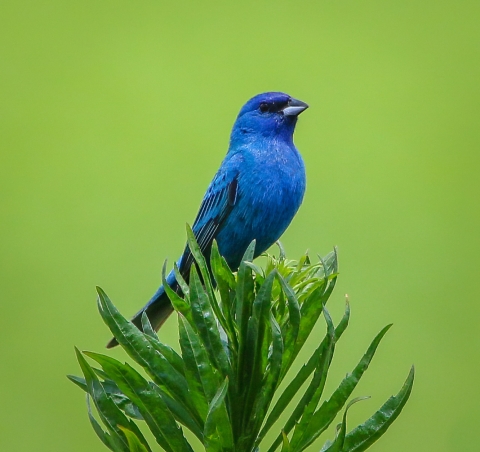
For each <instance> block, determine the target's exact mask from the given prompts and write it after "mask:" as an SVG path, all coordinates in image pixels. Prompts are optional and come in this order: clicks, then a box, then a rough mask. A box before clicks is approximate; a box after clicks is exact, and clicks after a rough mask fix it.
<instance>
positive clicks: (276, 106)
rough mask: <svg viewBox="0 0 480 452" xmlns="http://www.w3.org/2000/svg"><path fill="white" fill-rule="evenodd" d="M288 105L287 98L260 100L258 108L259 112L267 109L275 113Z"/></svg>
mask: <svg viewBox="0 0 480 452" xmlns="http://www.w3.org/2000/svg"><path fill="white" fill-rule="evenodd" d="M287 105H288V100H286V101H281V102H280V101H274V102H262V103H261V104H260V107H259V110H260V112H261V113H266V112H267V111H269V112H271V113H276V112H278V111H280V110H283V109H284V108H285V107H286V106H287Z"/></svg>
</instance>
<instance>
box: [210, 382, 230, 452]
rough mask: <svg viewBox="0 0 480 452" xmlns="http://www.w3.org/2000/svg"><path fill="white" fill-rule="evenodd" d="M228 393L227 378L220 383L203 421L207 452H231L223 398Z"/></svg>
mask: <svg viewBox="0 0 480 452" xmlns="http://www.w3.org/2000/svg"><path fill="white" fill-rule="evenodd" d="M227 391H228V377H227V378H225V381H224V382H223V383H222V385H221V386H220V388H219V389H218V391H217V393H216V394H215V396H214V398H213V400H212V402H211V403H210V406H209V408H208V415H207V420H206V421H205V431H204V438H205V449H206V450H207V451H209V452H210V451H212V452H215V451H219V452H223V451H225V452H226V451H233V450H234V441H233V432H232V425H231V422H230V419H229V415H228V410H227V406H226V404H225V396H226V395H227Z"/></svg>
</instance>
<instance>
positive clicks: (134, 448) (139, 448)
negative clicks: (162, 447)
mask: <svg viewBox="0 0 480 452" xmlns="http://www.w3.org/2000/svg"><path fill="white" fill-rule="evenodd" d="M120 429H121V430H122V432H123V433H124V434H125V436H126V437H127V441H128V447H129V449H130V452H148V451H147V449H146V448H145V446H144V445H143V444H142V443H141V442H140V440H139V439H138V438H137V436H136V435H135V433H133V432H131V431H130V430H127V429H126V428H125V427H120Z"/></svg>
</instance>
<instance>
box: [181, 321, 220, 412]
mask: <svg viewBox="0 0 480 452" xmlns="http://www.w3.org/2000/svg"><path fill="white" fill-rule="evenodd" d="M178 328H179V335H180V347H181V349H182V356H183V360H184V363H185V376H186V378H187V383H188V389H189V394H190V397H191V398H192V401H193V403H194V404H195V406H196V407H197V410H198V412H199V413H200V416H201V417H202V419H206V417H207V412H208V405H209V403H210V402H211V400H212V399H213V397H214V396H215V394H216V391H217V388H218V386H219V384H220V378H219V375H218V373H217V372H216V371H215V369H214V368H213V367H212V364H211V362H210V360H209V358H208V354H207V352H206V350H205V347H204V346H203V343H202V342H201V341H200V338H199V337H198V335H197V334H196V333H195V331H194V330H193V328H192V327H191V326H190V323H189V322H188V321H187V320H186V319H185V318H184V317H183V316H182V315H179V319H178Z"/></svg>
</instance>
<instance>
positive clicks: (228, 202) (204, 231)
mask: <svg viewBox="0 0 480 452" xmlns="http://www.w3.org/2000/svg"><path fill="white" fill-rule="evenodd" d="M237 194H238V179H237V174H230V175H229V174H226V173H218V174H217V175H216V176H215V178H214V179H213V181H212V183H211V184H210V187H209V188H208V190H207V193H206V194H205V196H204V198H203V201H202V204H201V205H200V210H199V211H198V214H197V218H196V219H195V222H194V223H193V227H192V230H193V233H194V234H195V238H196V240H197V243H198V245H199V247H200V250H201V251H202V253H203V254H204V255H205V254H208V251H209V250H210V247H211V245H212V242H213V239H214V238H215V237H216V236H217V234H218V232H219V231H220V229H221V227H222V224H223V223H224V221H225V219H226V218H227V217H228V215H229V214H230V212H231V211H232V209H233V207H234V206H235V203H236V201H237ZM192 263H193V256H192V253H191V252H190V248H189V247H188V245H187V247H186V248H185V251H184V253H183V256H182V259H181V262H180V268H179V270H180V273H181V274H182V276H183V277H184V278H187V279H188V274H189V272H190V267H191V265H192Z"/></svg>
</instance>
